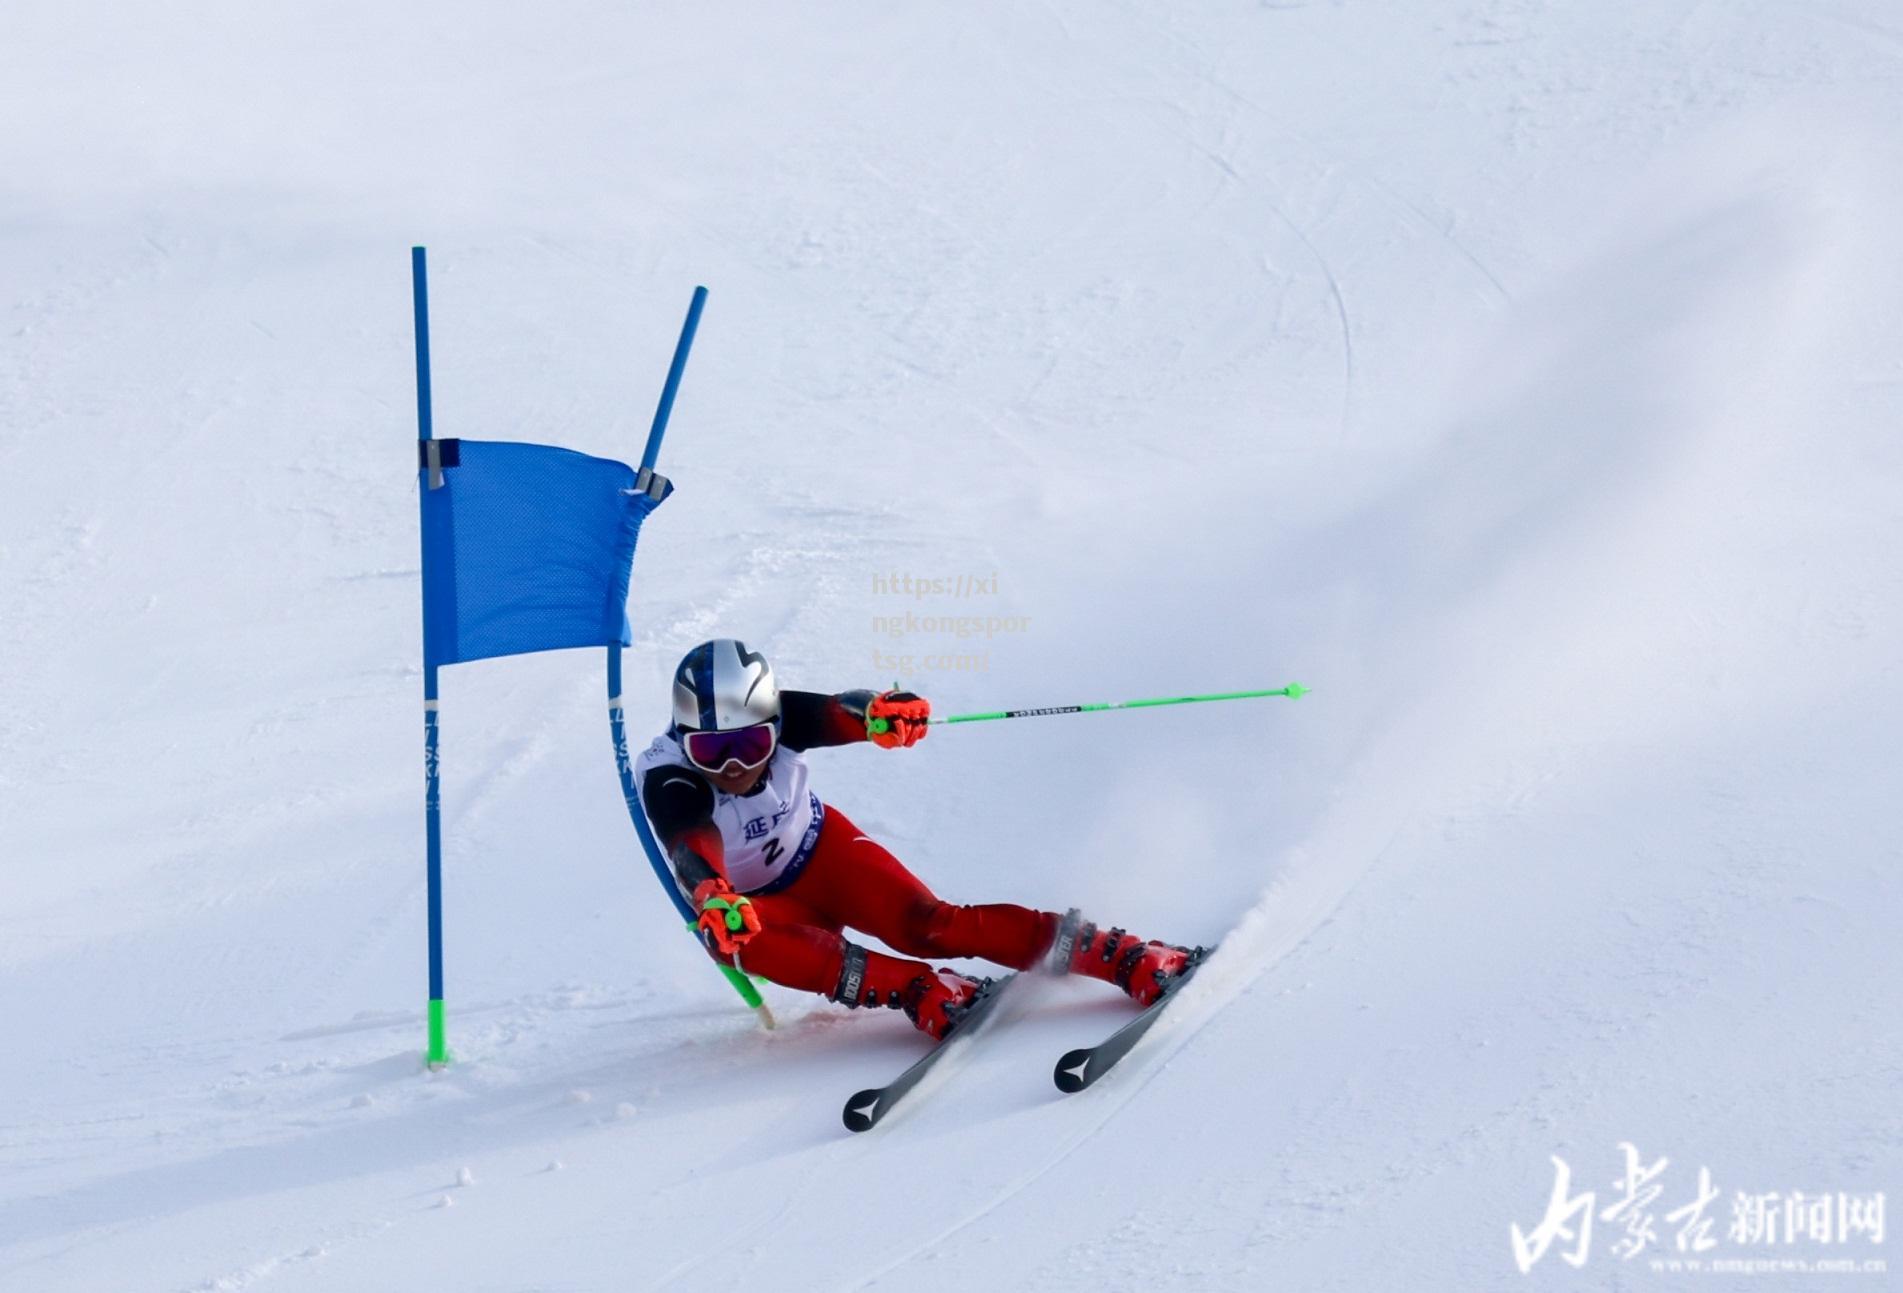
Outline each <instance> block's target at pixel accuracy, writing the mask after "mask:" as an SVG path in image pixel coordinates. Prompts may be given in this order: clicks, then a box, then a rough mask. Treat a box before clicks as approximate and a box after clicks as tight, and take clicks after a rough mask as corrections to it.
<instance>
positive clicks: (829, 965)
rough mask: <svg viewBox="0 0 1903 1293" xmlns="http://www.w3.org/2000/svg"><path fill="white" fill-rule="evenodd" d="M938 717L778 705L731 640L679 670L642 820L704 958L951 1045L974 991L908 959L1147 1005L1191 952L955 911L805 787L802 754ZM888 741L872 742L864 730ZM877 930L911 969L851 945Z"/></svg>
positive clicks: (863, 707)
mask: <svg viewBox="0 0 1903 1293" xmlns="http://www.w3.org/2000/svg"><path fill="white" fill-rule="evenodd" d="M930 713H931V707H930V705H929V704H928V703H927V702H926V701H925V700H923V699H921V698H920V697H918V696H915V695H913V694H912V693H911V692H907V691H888V692H878V693H875V692H872V691H848V692H842V693H840V694H838V695H825V694H822V693H819V692H806V691H781V690H780V689H779V687H778V686H777V685H776V683H775V681H774V678H773V670H772V668H771V666H769V665H768V664H767V661H766V658H765V657H764V656H762V655H761V654H759V653H758V652H755V651H749V650H748V649H747V647H746V644H745V643H742V642H737V641H735V640H733V639H732V638H720V639H717V640H715V641H712V642H703V643H702V644H701V645H699V646H697V647H695V648H694V649H693V650H692V651H689V652H688V653H687V655H686V657H685V658H683V659H682V660H681V663H680V668H679V669H677V670H676V671H675V674H674V722H673V725H672V726H671V727H669V728H668V730H667V731H665V732H663V733H662V734H661V735H660V736H658V737H656V738H655V740H654V742H653V744H651V745H649V746H648V748H647V749H646V750H644V751H642V753H641V756H640V758H639V759H638V760H637V761H636V763H635V776H636V779H637V783H638V785H639V788H640V793H641V802H642V806H643V807H644V808H645V809H646V811H647V816H648V820H649V821H650V822H651V823H652V824H653V826H654V834H655V836H656V838H657V839H659V840H660V842H661V846H662V848H663V849H665V850H666V852H667V856H668V859H669V861H670V862H671V863H672V864H673V867H674V875H675V879H676V881H677V882H678V883H679V885H680V887H681V891H682V892H683V893H685V894H687V895H688V896H689V897H690V898H691V899H692V902H693V906H694V908H695V910H696V911H697V912H698V913H699V925H698V928H699V930H700V933H701V937H702V939H703V941H704V942H705V943H706V945H707V950H708V952H709V954H710V955H712V956H713V957H715V958H716V959H717V960H722V961H727V962H729V963H733V964H736V965H738V966H740V968H742V969H744V970H746V971H747V972H749V973H752V974H758V975H762V976H764V977H765V978H767V979H769V980H771V981H772V982H774V983H778V984H780V985H782V986H784V987H788V988H801V989H804V990H806V991H809V992H818V993H823V994H825V995H826V996H828V997H830V998H832V999H833V1000H834V1001H838V1002H842V1003H844V1004H845V1005H848V1006H853V1007H858V1006H887V1007H896V1008H899V1009H903V1010H904V1011H905V1013H906V1014H907V1016H909V1017H910V1018H911V1020H912V1022H913V1023H914V1024H916V1025H917V1026H918V1027H919V1028H920V1029H922V1030H924V1031H925V1032H927V1033H929V1034H930V1035H931V1036H933V1037H935V1038H942V1037H943V1036H945V1034H946V1033H947V1032H948V1031H949V1030H950V1029H951V1027H952V1025H953V1024H954V1023H956V1022H957V1019H958V1016H959V1013H960V1012H961V1011H962V1010H963V1008H964V1007H966V1006H967V1005H968V1004H969V1003H970V1002H971V1000H972V998H973V997H974V996H975V995H976V994H977V992H978V990H979V988H980V987H981V986H982V984H981V981H979V980H977V979H972V978H969V977H967V976H966V975H963V974H958V973H955V972H954V971H952V970H948V969H938V970H934V969H933V968H932V967H931V966H930V965H928V964H926V962H925V961H923V960H912V959H909V958H911V957H932V958H939V957H977V958H980V959H982V960H987V961H992V962H995V963H997V964H999V965H1008V966H1010V967H1012V968H1013V969H1018V970H1028V969H1030V968H1032V967H1033V966H1036V965H1038V964H1039V963H1040V962H1043V963H1045V964H1047V965H1048V966H1049V968H1050V969H1052V970H1053V971H1055V972H1057V973H1069V974H1087V975H1089V976H1091V977H1092V978H1097V979H1103V980H1105V981H1106V982H1110V983H1114V984H1116V985H1117V986H1118V987H1120V988H1122V989H1123V990H1124V991H1125V992H1127V993H1128V994H1129V995H1130V996H1131V997H1132V998H1134V999H1135V1000H1136V1001H1138V1002H1139V1003H1142V1004H1144V1005H1148V1004H1149V1003H1150V1002H1152V1001H1154V1000H1156V998H1157V997H1158V996H1159V995H1160V994H1161V993H1162V990H1163V986H1164V984H1166V983H1167V982H1168V981H1169V980H1170V979H1171V978H1172V977H1174V976H1176V975H1178V974H1180V973H1182V972H1183V970H1184V969H1185V967H1186V965H1187V964H1188V960H1189V952H1188V950H1187V949H1185V948H1180V947H1171V946H1168V945H1166V944H1163V943H1152V942H1145V941H1144V940H1142V939H1140V938H1137V937H1135V936H1134V935H1131V934H1128V933H1125V932H1124V931H1123V930H1121V929H1109V930H1099V929H1098V928H1097V927H1096V926H1095V925H1093V924H1091V923H1089V922H1087V921H1084V920H1082V919H1081V916H1080V914H1079V913H1078V912H1077V911H1076V910H1075V909H1072V910H1071V911H1070V912H1069V913H1068V914H1067V915H1064V916H1059V915H1058V914H1057V913H1055V912H1048V911H1033V910H1032V909H1030V908H1028V907H1019V906H1014V905H1011V904H1008V903H991V904H985V905H982V906H969V907H968V906H960V905H957V904H955V903H949V902H945V901H943V900H942V899H940V898H939V897H938V896H937V895H935V894H934V893H933V892H932V891H931V890H930V889H928V888H926V886H925V885H924V884H923V883H922V882H920V881H919V880H918V878H917V877H915V876H914V875H913V874H912V873H911V872H910V871H908V870H906V868H905V866H904V865H903V864H902V863H901V862H900V861H899V860H898V859H897V858H895V857H894V856H892V854H891V853H889V852H887V851H886V849H885V848H884V847H883V846H882V845H880V844H879V843H878V841H876V840H874V839H872V838H871V837H870V836H868V835H866V834H865V833H864V832H862V831H861V830H860V829H859V828H858V827H857V826H854V825H853V824H852V822H851V821H850V820H849V819H848V818H847V817H846V815H845V814H844V813H842V812H840V811H839V809H838V808H836V807H834V806H832V805H831V804H826V803H822V802H821V801H820V798H819V796H818V795H816V794H814V793H813V792H812V791H811V790H810V789H808V788H807V768H806V760H805V758H804V754H803V752H804V751H806V750H810V749H814V748H816V747H819V746H827V745H848V744H851V743H853V742H857V741H866V740H870V741H872V742H873V743H874V744H876V745H878V746H880V747H882V748H885V749H897V748H900V747H903V746H910V745H914V744H916V743H917V742H918V741H919V740H921V739H922V738H923V737H924V736H925V734H926V732H928V731H929V730H930V728H929V727H928V726H927V719H928V718H929V716H930ZM870 719H884V720H885V730H884V731H882V732H880V733H878V734H877V735H869V732H868V720H870ZM848 928H850V929H854V930H859V931H863V932H864V933H867V934H871V935H872V936H873V937H875V938H878V939H879V940H881V941H882V942H884V943H885V944H887V945H888V946H890V947H892V948H894V949H896V950H897V951H899V952H902V953H904V954H905V955H904V956H888V955H886V954H885V953H883V952H875V951H871V950H869V949H867V948H865V947H861V946H860V945H858V944H856V943H851V942H848V941H847V940H846V939H845V938H844V937H843V936H842V934H841V931H842V930H843V929H848Z"/></svg>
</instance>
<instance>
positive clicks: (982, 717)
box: [866, 682, 1309, 736]
mask: <svg viewBox="0 0 1903 1293" xmlns="http://www.w3.org/2000/svg"><path fill="white" fill-rule="evenodd" d="M1308 692H1309V689H1308V688H1307V687H1304V686H1302V684H1301V683H1299V682H1292V683H1290V684H1289V685H1288V686H1286V687H1275V688H1272V689H1270V690H1267V691H1224V692H1216V693H1213V694H1211V695H1208V696H1157V697H1153V698H1151V699H1148V700H1110V701H1104V702H1102V703H1100V704H1095V705H1050V706H1046V707H1044V708H1041V709H997V710H991V711H989V712H987V713H983V714H952V715H950V716H948V717H945V718H931V719H927V720H925V721H926V722H927V723H929V724H931V725H932V726H933V727H942V726H944V725H945V724H947V723H984V722H989V721H990V720H992V719H996V718H1041V717H1043V716H1044V715H1046V714H1094V713H1096V712H1098V711H1100V710H1106V709H1149V708H1153V707H1155V706H1157V705H1196V704H1202V703H1205V702H1208V701H1212V700H1253V699H1256V698H1257V697H1261V696H1287V697H1288V698H1289V699H1290V700H1300V699H1301V698H1302V697H1303V696H1306V695H1308ZM890 727H891V724H890V723H888V722H887V721H886V720H885V719H883V718H868V719H867V720H866V734H867V735H868V736H872V735H880V734H883V733H884V732H886V731H887V730H888V729H889V728H890Z"/></svg>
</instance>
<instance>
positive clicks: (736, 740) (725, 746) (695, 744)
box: [681, 723, 776, 772]
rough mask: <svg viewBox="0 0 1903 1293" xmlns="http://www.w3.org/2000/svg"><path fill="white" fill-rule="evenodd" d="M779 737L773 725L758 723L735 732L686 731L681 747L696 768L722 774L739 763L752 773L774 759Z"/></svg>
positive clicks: (742, 769)
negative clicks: (776, 736)
mask: <svg viewBox="0 0 1903 1293" xmlns="http://www.w3.org/2000/svg"><path fill="white" fill-rule="evenodd" d="M775 743H776V738H775V736H774V732H773V724H771V723H755V724H754V725H753V726H752V727H742V728H739V729H738V730H736V731H732V732H684V733H682V734H681V744H682V746H684V747H685V748H686V750H687V757H688V758H689V759H691V760H693V763H694V766H695V767H697V768H704V769H705V770H707V771H708V772H720V771H722V770H723V769H725V768H726V766H727V765H728V764H729V763H734V762H738V763H739V764H740V769H741V771H743V772H750V771H752V770H753V769H754V768H757V767H759V766H760V765H761V764H762V763H765V762H766V761H767V760H768V759H770V758H772V757H773V746H774V744H775Z"/></svg>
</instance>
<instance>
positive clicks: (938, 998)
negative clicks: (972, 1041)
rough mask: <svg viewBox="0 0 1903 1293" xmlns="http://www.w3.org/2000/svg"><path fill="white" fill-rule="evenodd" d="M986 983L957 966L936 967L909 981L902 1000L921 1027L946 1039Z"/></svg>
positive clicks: (907, 1010)
mask: <svg viewBox="0 0 1903 1293" xmlns="http://www.w3.org/2000/svg"><path fill="white" fill-rule="evenodd" d="M983 986H984V985H983V984H982V983H981V982H979V981H978V980H977V979H968V978H966V977H965V976H964V975H962V974H959V973H958V972H957V971H955V970H934V971H932V972H931V973H930V974H921V975H919V976H918V977H917V978H916V979H913V980H912V981H911V983H909V984H907V985H906V988H905V991H904V992H903V993H901V994H900V997H899V1004H900V1005H902V1006H903V1007H904V1008H905V1013H906V1015H907V1016H909V1017H910V1018H911V1020H912V1022H913V1023H914V1024H917V1025H918V1027H919V1028H920V1030H922V1031H924V1032H926V1033H930V1034H931V1035H932V1036H933V1037H936V1038H938V1039H939V1040H941V1041H943V1040H944V1037H945V1034H946V1033H948V1032H950V1031H951V1030H952V1029H953V1028H954V1027H955V1026H956V1025H957V1023H958V1017H959V1016H960V1015H962V1014H964V1013H965V1008H966V1007H967V1006H969V1005H970V1004H971V1000H972V998H973V997H975V996H977V995H978V989H979V988H981V987H983Z"/></svg>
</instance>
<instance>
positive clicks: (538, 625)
mask: <svg viewBox="0 0 1903 1293" xmlns="http://www.w3.org/2000/svg"><path fill="white" fill-rule="evenodd" d="M417 451H418V458H419V463H418V477H417V487H418V489H419V491H420V492H421V493H422V497H423V662H424V664H425V665H428V666H436V665H445V664H455V663H458V662H460V661H464V660H486V659H489V658H491V657H493V656H504V655H519V654H521V653H523V652H526V651H553V650H557V649H560V648H562V647H584V646H610V645H619V646H628V645H629V644H630V642H631V634H630V631H629V626H628V573H629V569H630V567H631V565H632V564H633V561H634V545H635V540H636V539H637V538H638V537H639V536H640V533H641V522H642V521H643V520H645V519H646V518H647V515H648V513H650V512H652V511H653V510H654V509H655V508H656V507H658V506H659V505H660V503H661V501H662V500H663V499H665V498H666V497H667V495H668V493H669V492H670V491H671V489H672V486H671V485H669V484H668V482H667V481H666V480H665V479H664V478H663V477H660V476H655V475H653V473H651V472H649V471H645V470H643V471H641V472H639V473H637V472H636V471H635V469H634V468H632V467H630V466H628V465H627V464H625V463H619V462H615V461H613V460H611V459H608V458H591V457H589V456H588V455H587V454H581V453H576V452H574V451H573V450H570V449H560V448H556V447H554V446H551V445H539V444H518V443H513V442H510V441H499V440H422V441H419V442H418V443H417Z"/></svg>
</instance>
